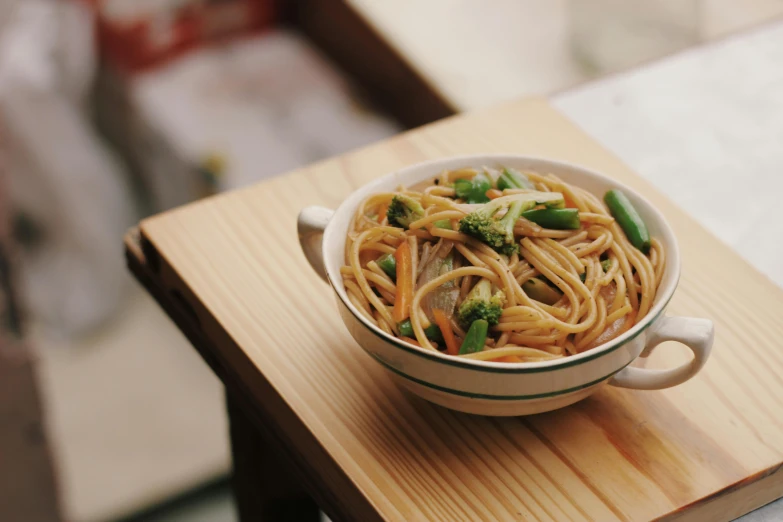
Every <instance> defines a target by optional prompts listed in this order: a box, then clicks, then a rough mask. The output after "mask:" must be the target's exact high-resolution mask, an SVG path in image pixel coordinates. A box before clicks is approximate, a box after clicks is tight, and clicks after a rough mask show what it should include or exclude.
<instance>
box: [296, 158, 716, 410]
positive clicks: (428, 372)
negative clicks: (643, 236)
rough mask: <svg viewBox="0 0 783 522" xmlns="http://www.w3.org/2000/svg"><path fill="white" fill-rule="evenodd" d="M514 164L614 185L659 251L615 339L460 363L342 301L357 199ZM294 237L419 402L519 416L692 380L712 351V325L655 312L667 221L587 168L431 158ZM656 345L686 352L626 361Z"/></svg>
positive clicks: (666, 282) (676, 260) (665, 290)
mask: <svg viewBox="0 0 783 522" xmlns="http://www.w3.org/2000/svg"><path fill="white" fill-rule="evenodd" d="M480 166H489V167H501V166H505V167H513V168H516V169H519V170H530V171H534V172H539V173H543V174H546V173H552V174H555V175H556V176H558V177H560V178H561V179H563V180H564V181H566V182H568V183H572V184H575V185H578V186H580V187H582V188H584V189H586V190H588V191H590V192H592V193H594V194H597V195H599V196H601V195H603V194H604V193H605V192H606V191H608V190H611V189H621V190H622V191H623V192H625V194H626V195H627V196H628V198H629V199H630V200H631V202H632V203H633V204H634V205H635V206H636V209H637V210H638V211H639V213H640V214H641V216H642V218H643V219H644V220H645V222H646V224H647V227H648V228H649V230H650V234H651V235H652V236H654V237H656V238H658V240H659V241H661V242H662V244H663V246H664V248H665V250H666V256H667V259H666V268H665V271H664V274H663V279H662V280H661V284H660V287H659V288H658V292H657V295H656V298H655V302H654V304H653V307H652V309H651V310H650V312H649V313H648V314H647V315H646V316H645V317H644V318H643V319H642V320H641V321H640V322H639V323H637V324H636V325H634V327H633V328H631V329H629V330H628V331H627V332H625V333H624V334H622V335H620V336H619V337H617V338H615V339H613V340H611V341H609V342H607V343H605V344H603V345H601V346H598V347H596V348H593V349H591V350H588V351H585V352H583V353H580V354H577V355H572V356H569V357H565V358H562V359H556V360H552V361H545V362H532V363H531V362H529V363H498V362H491V361H476V360H467V359H461V358H457V357H452V356H449V355H444V354H441V353H440V352H435V351H432V350H427V349H424V348H419V347H416V346H412V345H409V344H407V343H404V342H402V341H400V340H399V339H396V338H395V337H392V336H390V335H388V334H386V333H385V332H383V331H382V330H380V329H379V328H378V327H376V326H374V325H372V324H370V323H369V322H368V321H367V320H366V319H365V318H364V317H363V316H362V315H361V313H359V311H358V310H357V309H356V308H355V307H354V306H353V304H352V303H351V302H350V301H349V300H348V296H347V294H346V291H345V288H344V287H343V281H342V276H341V275H340V267H341V266H343V265H344V264H345V260H344V252H345V240H346V234H347V231H348V227H349V226H350V222H351V218H352V216H353V214H354V212H355V210H356V208H357V207H358V205H359V204H360V202H361V201H362V200H364V199H365V198H366V197H367V196H368V195H370V194H373V193H376V192H387V191H393V190H395V189H396V187H398V186H399V185H405V186H410V185H413V184H415V183H417V182H420V181H423V180H426V179H430V178H433V177H435V176H436V175H437V174H439V173H440V172H442V171H443V170H454V169H459V168H467V167H480ZM298 230H299V241H300V244H301V246H302V250H303V252H304V254H305V256H306V257H307V259H308V261H309V262H310V264H311V265H312V267H313V269H314V270H315V271H316V272H317V273H318V274H319V275H320V276H321V277H322V278H324V279H325V280H327V281H328V282H329V283H330V284H331V286H332V289H333V290H334V293H335V296H336V298H337V306H338V308H339V312H340V316H341V317H342V319H343V321H344V322H345V325H346V326H347V328H348V331H349V332H350V334H351V335H352V336H353V338H354V339H355V340H356V342H357V343H359V345H360V346H361V347H362V348H363V349H364V351H365V352H367V354H369V355H370V357H372V358H373V359H374V360H375V361H377V362H378V364H380V365H381V366H382V367H383V368H384V369H385V370H386V371H388V373H389V375H391V376H392V378H393V379H394V380H396V381H397V382H398V383H399V384H400V385H401V386H403V387H405V388H407V389H408V390H410V391H411V392H413V393H414V394H416V395H419V396H421V397H423V398H424V399H426V400H428V401H431V402H434V403H436V404H439V405H441V406H445V407H446V408H450V409H454V410H459V411H463V412H468V413H474V414H479V415H492V416H510V415H528V414H533V413H539V412H543V411H549V410H554V409H557V408H562V407H564V406H568V405H569V404H573V403H575V402H577V401H579V400H581V399H584V398H585V397H587V396H588V395H590V394H592V393H594V392H595V391H596V390H598V389H599V388H601V387H602V386H605V385H607V384H608V385H612V386H619V387H623V388H632V389H635V390H659V389H663V388H668V387H671V386H676V385H678V384H680V383H683V382H685V381H686V380H688V379H690V378H691V377H693V376H694V375H695V374H696V373H697V372H698V371H699V370H700V369H701V368H702V366H704V363H705V362H706V361H707V358H708V357H709V354H710V349H711V347H712V341H713V336H714V326H713V323H712V321H709V320H707V319H699V318H692V317H670V316H666V315H664V311H665V310H666V306H667V305H668V303H669V301H670V300H671V298H672V296H673V295H674V291H675V290H676V288H677V283H678V281H679V277H680V252H679V249H678V247H677V241H676V239H675V237H674V233H673V232H672V230H671V227H670V226H669V224H668V223H667V222H666V220H665V219H664V217H663V215H661V213H660V212H659V211H658V210H657V209H656V208H655V207H653V206H652V205H651V204H650V203H649V202H648V201H647V200H646V199H644V198H643V197H642V196H641V195H639V194H638V193H637V192H635V191H634V190H632V189H630V188H628V187H627V186H624V185H622V184H621V183H618V182H617V181H615V180H613V179H611V178H610V177H607V176H605V175H602V174H600V173H598V172H594V171H592V170H589V169H586V168H583V167H580V166H577V165H572V164H568V163H563V162H560V161H553V160H548V159H542V158H532V157H527V156H518V155H495V154H491V155H476V156H461V157H451V158H444V159H438V160H434V161H428V162H425V163H419V164H416V165H412V166H410V167H407V168H404V169H401V170H398V171H396V172H392V173H390V174H388V175H386V176H383V177H381V178H379V179H377V180H375V181H373V182H371V183H368V184H367V185H365V186H363V187H362V188H360V189H358V190H356V191H355V192H353V193H352V194H351V195H350V196H349V197H348V198H347V199H346V200H345V201H344V202H343V203H342V204H341V205H340V206H339V207H338V208H337V209H336V210H334V211H332V210H329V209H325V208H322V207H308V208H305V209H303V210H302V211H301V212H300V214H299V220H298ZM664 341H677V342H679V343H682V344H684V345H685V346H687V347H688V348H690V350H691V351H692V352H693V358H691V359H690V360H689V361H688V362H685V363H683V364H681V365H680V366H677V367H674V368H669V369H648V368H641V367H637V366H631V363H632V362H634V361H635V360H636V359H637V358H638V357H646V356H647V355H649V354H650V352H651V351H652V350H654V349H655V347H656V346H658V345H659V344H660V343H662V342H664Z"/></svg>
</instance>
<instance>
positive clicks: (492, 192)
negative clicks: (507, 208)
mask: <svg viewBox="0 0 783 522" xmlns="http://www.w3.org/2000/svg"><path fill="white" fill-rule="evenodd" d="M486 194H487V197H488V198H489V199H495V198H499V197H500V196H502V195H503V192H501V191H500V190H498V189H489V190H488V191H487V192H486Z"/></svg>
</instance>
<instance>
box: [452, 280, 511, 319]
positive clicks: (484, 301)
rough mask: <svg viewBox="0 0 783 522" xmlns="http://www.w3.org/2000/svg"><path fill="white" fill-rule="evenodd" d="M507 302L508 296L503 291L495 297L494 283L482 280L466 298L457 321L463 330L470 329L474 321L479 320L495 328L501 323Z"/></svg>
mask: <svg viewBox="0 0 783 522" xmlns="http://www.w3.org/2000/svg"><path fill="white" fill-rule="evenodd" d="M505 302H506V294H504V293H503V291H502V290H498V291H497V292H495V294H494V295H493V294H492V283H491V282H490V281H489V279H481V280H480V281H479V282H478V283H476V285H475V286H474V287H473V288H472V289H471V291H470V292H468V295H466V296H465V300H464V301H463V302H462V304H461V305H460V307H459V310H458V312H457V319H459V323H460V325H462V327H463V328H469V327H470V325H471V324H473V321H477V320H479V319H483V320H485V321H486V322H488V323H489V325H490V326H495V325H496V324H498V321H500V314H501V313H502V312H503V305H504V304H505Z"/></svg>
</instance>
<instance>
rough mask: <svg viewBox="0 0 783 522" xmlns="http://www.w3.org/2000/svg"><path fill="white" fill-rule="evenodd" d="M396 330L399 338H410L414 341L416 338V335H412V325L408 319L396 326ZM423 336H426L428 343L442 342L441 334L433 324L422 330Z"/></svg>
mask: <svg viewBox="0 0 783 522" xmlns="http://www.w3.org/2000/svg"><path fill="white" fill-rule="evenodd" d="M397 328H398V329H399V331H400V335H401V336H403V337H412V338H414V339H415V338H416V334H414V333H413V325H412V324H411V320H410V319H405V320H404V321H403V322H401V323H400V324H398V325H397ZM424 335H426V336H427V339H429V340H430V341H435V342H441V341H443V334H442V333H441V331H440V328H438V325H437V324H435V323H433V324H431V325H429V326H428V327H427V328H425V329H424Z"/></svg>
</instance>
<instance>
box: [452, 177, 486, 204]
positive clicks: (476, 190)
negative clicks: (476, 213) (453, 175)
mask: <svg viewBox="0 0 783 522" xmlns="http://www.w3.org/2000/svg"><path fill="white" fill-rule="evenodd" d="M491 188H492V183H491V182H490V180H489V178H488V177H487V176H486V175H484V174H476V175H475V176H473V179H458V180H455V181H454V191H455V192H456V194H457V197H458V198H462V199H464V200H465V201H467V202H468V203H486V202H487V201H489V197H488V196H487V191H488V190H489V189H491Z"/></svg>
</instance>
